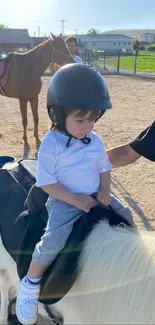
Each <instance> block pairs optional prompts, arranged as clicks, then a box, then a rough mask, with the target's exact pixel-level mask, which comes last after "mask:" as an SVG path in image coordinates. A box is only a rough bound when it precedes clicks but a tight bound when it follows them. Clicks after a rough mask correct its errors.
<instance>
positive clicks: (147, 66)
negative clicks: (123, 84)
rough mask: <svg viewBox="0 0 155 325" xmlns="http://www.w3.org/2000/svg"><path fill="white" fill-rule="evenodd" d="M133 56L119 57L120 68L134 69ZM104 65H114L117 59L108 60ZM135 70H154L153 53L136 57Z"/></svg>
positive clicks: (154, 58) (154, 59) (154, 57)
mask: <svg viewBox="0 0 155 325" xmlns="http://www.w3.org/2000/svg"><path fill="white" fill-rule="evenodd" d="M134 62H135V57H134V56H128V57H121V58H120V69H127V70H134ZM106 66H109V67H114V68H115V67H116V66H117V59H116V60H115V59H114V60H110V61H108V62H107V63H106ZM137 71H140V72H155V55H149V56H147V55H140V56H138V58H137Z"/></svg>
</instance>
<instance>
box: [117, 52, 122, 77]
mask: <svg viewBox="0 0 155 325" xmlns="http://www.w3.org/2000/svg"><path fill="white" fill-rule="evenodd" d="M120 56H121V51H120V50H119V51H118V61H117V74H119V67H120Z"/></svg>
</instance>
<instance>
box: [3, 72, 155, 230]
mask: <svg viewBox="0 0 155 325" xmlns="http://www.w3.org/2000/svg"><path fill="white" fill-rule="evenodd" d="M105 78H106V81H107V84H108V86H109V91H110V95H111V99H112V102H113V109H112V110H111V111H109V112H107V113H106V114H105V116H104V117H103V118H102V119H101V120H100V121H99V122H98V123H97V124H96V131H97V132H98V133H99V134H100V136H101V137H102V138H103V140H104V142H105V145H106V147H107V148H110V147H112V146H115V145H119V144H123V143H125V142H128V141H130V140H131V139H133V138H134V137H135V136H136V135H137V134H138V133H139V132H140V131H141V130H143V128H145V127H147V125H148V124H149V123H150V122H151V121H152V120H153V119H154V118H155V82H154V81H148V80H145V81H144V80H141V79H135V78H131V77H123V76H106V77H105ZM49 81H50V78H48V77H43V87H42V91H41V93H40V102H39V117H40V125H39V133H40V138H41V139H42V138H43V136H44V134H45V133H46V131H47V130H48V128H49V126H50V122H49V119H48V117H47V113H46V90H47V87H48V83H49ZM28 122H29V124H28V139H29V144H30V147H31V150H30V153H29V158H31V157H34V155H35V141H34V138H33V119H32V114H31V111H30V107H29V108H28ZM0 133H1V135H2V136H1V138H0V155H5V154H7V155H13V156H15V157H16V158H17V160H18V159H21V158H22V157H23V152H24V147H23V140H22V124H21V115H20V110H19V104H18V101H17V100H16V99H9V98H5V97H2V96H0ZM112 184H113V186H112V190H113V191H114V193H115V194H116V195H117V196H118V197H119V198H120V199H121V200H123V202H125V203H126V204H128V205H129V206H130V207H131V208H132V210H133V213H134V217H135V221H136V223H137V225H138V226H140V227H144V226H146V227H149V228H150V229H151V228H152V227H154V226H155V221H154V219H155V164H154V163H153V162H150V161H148V160H146V159H144V158H141V159H140V160H139V161H138V162H137V163H135V164H133V165H130V166H128V167H123V168H119V169H117V170H114V171H113V172H112Z"/></svg>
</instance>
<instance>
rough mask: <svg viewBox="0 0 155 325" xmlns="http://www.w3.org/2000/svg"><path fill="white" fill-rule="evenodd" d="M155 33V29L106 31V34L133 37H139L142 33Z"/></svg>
mask: <svg viewBox="0 0 155 325" xmlns="http://www.w3.org/2000/svg"><path fill="white" fill-rule="evenodd" d="M144 32H146V33H155V29H115V30H109V31H105V32H104V33H105V34H123V35H127V36H131V37H138V36H139V35H140V34H141V33H144Z"/></svg>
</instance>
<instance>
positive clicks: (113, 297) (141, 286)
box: [58, 221, 155, 324]
mask: <svg viewBox="0 0 155 325" xmlns="http://www.w3.org/2000/svg"><path fill="white" fill-rule="evenodd" d="M154 261H155V232H153V231H144V230H139V231H138V230H128V229H122V228H118V227H111V226H109V224H108V223H106V222H105V221H101V222H100V223H99V224H98V225H96V226H95V227H94V229H93V231H92V232H91V234H90V235H89V236H88V238H87V239H86V241H85V244H84V249H83V252H82V254H81V257H80V261H79V269H78V271H79V276H78V279H77V282H76V283H75V285H74V286H73V287H72V289H71V290H70V293H69V296H68V297H67V298H69V299H67V298H66V300H65V298H64V299H63V300H64V301H63V304H64V302H65V303H66V310H65V317H70V316H69V311H70V309H69V311H67V306H70V308H72V309H74V314H73V315H74V319H76V321H77V322H78V321H79V323H80V321H81V320H82V322H83V323H81V324H85V323H89V322H91V323H92V324H137V323H138V324H144V323H145V324H154V323H155V311H154V299H155V290H154V289H155V285H154V283H155V263H154ZM73 297H74V298H73ZM58 305H59V303H58ZM60 306H61V302H60ZM62 306H63V305H62ZM62 308H63V307H62ZM76 310H77V312H76ZM79 311H80V314H79ZM78 317H80V318H78ZM69 319H70V318H69ZM68 323H69V322H68ZM73 323H74V321H73V320H72V324H73Z"/></svg>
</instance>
